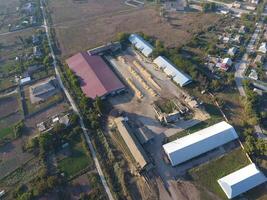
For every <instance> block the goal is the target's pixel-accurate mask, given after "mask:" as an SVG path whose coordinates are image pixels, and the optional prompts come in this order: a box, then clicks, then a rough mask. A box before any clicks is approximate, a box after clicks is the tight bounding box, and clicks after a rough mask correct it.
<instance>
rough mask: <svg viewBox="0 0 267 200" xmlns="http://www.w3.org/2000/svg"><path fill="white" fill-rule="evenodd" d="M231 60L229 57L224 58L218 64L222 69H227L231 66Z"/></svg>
mask: <svg viewBox="0 0 267 200" xmlns="http://www.w3.org/2000/svg"><path fill="white" fill-rule="evenodd" d="M232 63H233V62H232V60H231V58H224V59H223V61H222V63H221V64H220V68H221V69H222V70H224V71H227V70H228V69H229V67H231V66H232Z"/></svg>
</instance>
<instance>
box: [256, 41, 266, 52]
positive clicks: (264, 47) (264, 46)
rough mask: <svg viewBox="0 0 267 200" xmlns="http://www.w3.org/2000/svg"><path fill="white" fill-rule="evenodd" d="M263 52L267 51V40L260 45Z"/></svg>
mask: <svg viewBox="0 0 267 200" xmlns="http://www.w3.org/2000/svg"><path fill="white" fill-rule="evenodd" d="M258 51H259V52H261V53H266V52H267V46H266V42H262V43H261V45H260V48H259V50H258Z"/></svg>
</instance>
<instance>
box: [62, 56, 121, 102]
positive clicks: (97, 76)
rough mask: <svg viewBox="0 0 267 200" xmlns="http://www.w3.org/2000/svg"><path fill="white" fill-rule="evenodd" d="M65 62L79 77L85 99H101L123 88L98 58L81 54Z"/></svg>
mask: <svg viewBox="0 0 267 200" xmlns="http://www.w3.org/2000/svg"><path fill="white" fill-rule="evenodd" d="M66 62H67V64H68V66H69V68H70V69H71V70H73V71H74V72H75V74H76V75H77V76H79V78H80V81H81V88H82V91H83V92H84V93H85V95H86V96H87V97H90V98H93V99H94V98H95V97H96V96H99V97H102V96H104V95H107V94H109V93H112V92H114V91H116V90H120V89H123V88H124V87H125V86H124V85H123V84H122V83H121V81H120V80H119V79H118V78H117V77H116V75H115V74H114V72H113V71H112V70H111V69H110V68H109V66H107V64H106V63H105V61H104V60H103V59H102V58H101V57H100V56H90V55H89V54H87V53H86V52H82V53H77V54H75V55H74V56H72V57H70V58H69V59H67V61H66Z"/></svg>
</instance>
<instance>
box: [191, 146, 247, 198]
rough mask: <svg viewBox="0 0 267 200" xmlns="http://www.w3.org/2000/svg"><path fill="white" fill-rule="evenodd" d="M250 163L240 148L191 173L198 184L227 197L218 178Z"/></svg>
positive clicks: (192, 170)
mask: <svg viewBox="0 0 267 200" xmlns="http://www.w3.org/2000/svg"><path fill="white" fill-rule="evenodd" d="M248 164H250V162H249V160H248V159H247V157H246V155H245V153H244V152H243V150H242V149H241V148H238V149H235V150H233V151H231V152H229V153H228V154H227V155H225V156H223V157H221V158H218V159H216V160H213V161H211V162H209V163H207V164H204V165H202V166H200V167H196V168H193V169H191V170H190V171H189V174H190V175H191V177H192V178H193V180H194V181H195V182H196V184H197V185H199V186H201V187H205V189H207V190H209V191H211V192H213V193H215V194H216V195H218V196H219V197H220V198H222V199H227V198H226V195H225V194H224V192H223V191H222V189H221V188H220V186H219V184H218V183H217V180H218V179H220V178H222V177H224V176H226V175H228V174H230V173H232V172H234V171H236V170H238V169H240V168H242V167H244V166H246V165H248Z"/></svg>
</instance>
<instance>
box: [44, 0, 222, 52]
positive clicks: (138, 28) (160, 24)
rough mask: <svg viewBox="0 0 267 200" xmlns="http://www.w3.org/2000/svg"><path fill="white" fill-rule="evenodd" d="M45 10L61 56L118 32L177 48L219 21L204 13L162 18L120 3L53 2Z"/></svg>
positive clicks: (154, 9) (152, 9) (155, 11)
mask: <svg viewBox="0 0 267 200" xmlns="http://www.w3.org/2000/svg"><path fill="white" fill-rule="evenodd" d="M49 9H50V10H51V13H52V14H51V15H52V21H53V23H54V27H55V31H56V35H57V39H58V41H59V44H60V49H61V51H62V54H63V56H69V55H71V54H73V53H76V52H77V51H81V50H84V49H88V48H93V47H95V46H97V45H102V44H103V43H106V42H110V41H111V40H114V39H115V37H116V35H117V33H118V32H129V33H131V32H144V33H145V34H147V35H151V36H154V37H156V38H159V39H160V40H162V41H163V42H164V43H165V44H166V45H167V46H170V47H173V46H181V45H183V44H185V43H186V42H187V41H189V40H190V39H191V37H192V35H193V34H194V33H196V32H198V31H199V30H202V29H205V27H207V26H209V25H211V24H213V23H216V21H217V20H218V19H219V16H217V15H214V14H204V13H179V14H172V15H171V16H169V17H167V18H165V19H163V18H162V17H161V16H160V12H159V9H158V8H157V7H153V6H145V7H143V8H138V9H136V8H132V7H130V6H126V5H125V4H124V1H122V0H120V1H115V0H108V1H96V0H92V1H87V2H86V3H82V4H77V3H74V2H73V1H71V0H67V1H62V0H54V1H50V2H49ZM70 13H71V14H70ZM162 30H164V31H162Z"/></svg>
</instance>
